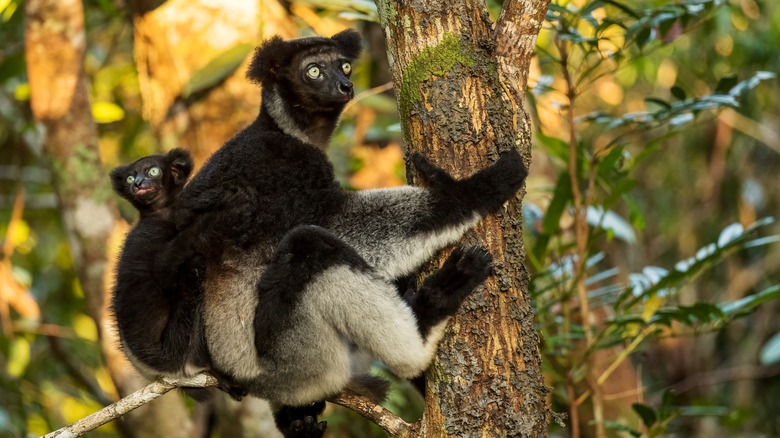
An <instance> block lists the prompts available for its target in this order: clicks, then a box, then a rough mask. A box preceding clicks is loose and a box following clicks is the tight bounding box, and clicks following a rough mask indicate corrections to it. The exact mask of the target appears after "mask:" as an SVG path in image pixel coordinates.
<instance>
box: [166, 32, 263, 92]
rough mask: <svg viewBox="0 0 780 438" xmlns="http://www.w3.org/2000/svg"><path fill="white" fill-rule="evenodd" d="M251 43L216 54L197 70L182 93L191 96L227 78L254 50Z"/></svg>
mask: <svg viewBox="0 0 780 438" xmlns="http://www.w3.org/2000/svg"><path fill="white" fill-rule="evenodd" d="M252 48H253V46H252V45H251V44H246V43H241V44H236V45H235V46H233V47H231V48H230V49H228V50H225V51H224V52H222V53H220V54H219V55H217V56H215V57H214V58H213V59H212V60H211V61H209V62H208V64H206V65H205V66H203V67H202V68H201V69H200V70H197V71H196V72H195V73H194V74H193V75H192V77H191V78H190V80H189V81H188V82H187V84H186V85H185V86H184V88H183V89H182V92H181V95H182V96H183V97H189V96H191V95H193V94H194V93H197V92H199V91H203V90H205V89H207V88H210V87H213V86H214V85H216V84H218V83H219V82H221V81H223V80H224V79H225V78H227V77H228V76H230V75H231V74H232V73H233V72H234V71H235V70H236V69H237V68H238V66H240V65H241V63H242V62H244V59H246V57H247V55H249V52H251V51H252Z"/></svg>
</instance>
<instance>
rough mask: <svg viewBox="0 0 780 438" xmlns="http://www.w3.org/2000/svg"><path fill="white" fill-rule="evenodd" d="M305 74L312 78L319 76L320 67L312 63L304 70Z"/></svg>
mask: <svg viewBox="0 0 780 438" xmlns="http://www.w3.org/2000/svg"><path fill="white" fill-rule="evenodd" d="M306 74H307V75H308V76H309V77H310V78H312V79H317V78H318V77H320V68H319V67H317V66H316V65H313V66H311V67H309V70H307V71H306Z"/></svg>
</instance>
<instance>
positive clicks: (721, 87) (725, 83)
mask: <svg viewBox="0 0 780 438" xmlns="http://www.w3.org/2000/svg"><path fill="white" fill-rule="evenodd" d="M735 85H737V75H736V74H730V75H727V76H723V77H722V78H720V80H719V81H718V85H716V86H715V92H716V93H721V94H723V93H728V92H729V90H731V89H732V88H734V86H735Z"/></svg>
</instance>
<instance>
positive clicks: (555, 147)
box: [536, 132, 569, 163]
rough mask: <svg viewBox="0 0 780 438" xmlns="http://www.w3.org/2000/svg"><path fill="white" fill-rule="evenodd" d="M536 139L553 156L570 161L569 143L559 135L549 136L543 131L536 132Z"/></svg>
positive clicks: (565, 161)
mask: <svg viewBox="0 0 780 438" xmlns="http://www.w3.org/2000/svg"><path fill="white" fill-rule="evenodd" d="M536 139H537V140H538V141H539V143H540V144H541V145H542V146H543V147H544V148H545V149H546V150H547V152H549V153H550V154H551V155H552V156H554V157H555V158H558V159H559V160H561V161H563V162H564V163H567V162H568V161H569V143H567V142H565V141H563V140H561V139H560V138H558V137H549V136H547V135H544V134H543V133H541V132H537V133H536Z"/></svg>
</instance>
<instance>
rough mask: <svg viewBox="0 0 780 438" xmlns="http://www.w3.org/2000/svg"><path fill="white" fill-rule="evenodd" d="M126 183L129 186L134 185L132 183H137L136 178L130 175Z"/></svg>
mask: <svg viewBox="0 0 780 438" xmlns="http://www.w3.org/2000/svg"><path fill="white" fill-rule="evenodd" d="M125 182H127V183H128V184H132V183H134V182H135V177H134V176H133V175H130V176H128V177H127V179H126V180H125Z"/></svg>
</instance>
